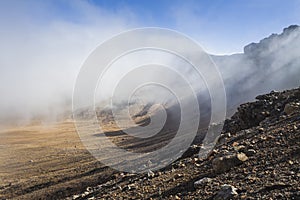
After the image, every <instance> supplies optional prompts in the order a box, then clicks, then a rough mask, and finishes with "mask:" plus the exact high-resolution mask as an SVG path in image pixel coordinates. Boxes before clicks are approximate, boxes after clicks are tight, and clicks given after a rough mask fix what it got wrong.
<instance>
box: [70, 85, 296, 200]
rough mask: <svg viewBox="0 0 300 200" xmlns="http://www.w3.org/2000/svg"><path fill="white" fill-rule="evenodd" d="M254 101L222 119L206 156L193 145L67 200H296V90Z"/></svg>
mask: <svg viewBox="0 0 300 200" xmlns="http://www.w3.org/2000/svg"><path fill="white" fill-rule="evenodd" d="M256 99H257V100H256V101H255V102H251V103H246V104H242V105H241V106H240V107H239V108H238V111H237V112H236V113H235V114H234V115H233V116H232V117H231V119H228V120H227V121H226V122H225V125H224V130H223V132H222V134H221V136H220V137H219V139H218V143H217V145H216V147H215V148H214V150H213V151H212V152H211V153H210V154H209V155H208V156H207V158H205V159H199V158H198V154H197V153H198V151H199V149H200V146H201V144H193V145H192V146H191V148H190V149H189V150H188V152H187V153H186V154H185V155H184V156H183V157H182V158H181V159H179V160H177V161H176V162H174V163H173V164H172V165H170V166H167V167H165V168H164V169H161V170H160V171H155V172H152V171H149V172H148V173H147V174H140V175H137V174H129V173H122V172H115V173H114V175H113V176H112V177H111V179H109V180H107V181H100V182H99V184H98V185H90V187H87V188H86V190H85V191H82V192H80V193H77V194H74V195H72V196H70V197H68V198H67V199H300V185H299V182H300V159H299V158H300V88H297V89H293V90H287V91H283V92H276V91H272V92H271V93H269V94H266V95H259V96H257V97H256Z"/></svg>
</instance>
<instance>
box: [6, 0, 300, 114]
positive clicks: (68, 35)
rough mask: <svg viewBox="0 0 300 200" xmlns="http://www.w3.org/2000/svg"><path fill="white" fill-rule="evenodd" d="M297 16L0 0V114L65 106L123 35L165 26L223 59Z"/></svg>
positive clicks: (165, 3) (259, 2)
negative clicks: (104, 49)
mask: <svg viewBox="0 0 300 200" xmlns="http://www.w3.org/2000/svg"><path fill="white" fill-rule="evenodd" d="M299 10H300V1H297V0H289V1H284V0H272V1H271V0H249V1H242V0H214V1H212V0H185V1H183V0H182V1H179V0H99V1H96V0H87V1H83V0H61V1H59V0H45V1H38V0H26V1H21V0H1V1H0V94H1V99H0V114H1V113H2V115H7V113H14V111H16V112H18V111H20V110H22V112H23V113H25V114H26V113H30V110H32V108H34V109H35V110H37V111H38V110H42V111H45V110H46V111H48V112H49V113H52V112H53V113H55V109H60V108H59V106H58V105H60V106H64V105H65V104H68V103H70V102H65V101H66V99H68V98H65V97H66V96H67V97H70V96H71V94H70V93H71V92H72V89H73V86H74V82H75V80H76V76H77V74H78V72H79V70H80V67H81V66H82V64H83V62H84V61H85V59H86V58H87V57H88V55H89V54H90V53H91V52H92V51H93V50H94V49H95V48H96V47H97V46H98V45H99V44H101V43H102V42H104V41H105V40H107V39H109V38H111V37H112V36H114V35H116V34H118V33H120V32H122V31H125V30H129V29H133V28H141V27H162V28H169V29H173V30H176V31H179V32H181V33H183V34H186V35H187V36H190V37H191V38H193V39H194V40H195V41H197V42H198V43H199V44H200V46H202V47H203V49H204V50H205V51H207V52H208V53H210V54H216V55H224V54H225V55H227V54H233V53H241V52H243V47H244V46H245V45H247V44H249V43H251V42H258V41H259V40H261V39H263V38H265V37H267V36H269V35H270V34H271V33H281V32H282V29H283V28H285V27H287V26H289V25H291V24H300V23H299V22H300V12H299ZM49 113H48V114H49ZM0 118H1V115H0Z"/></svg>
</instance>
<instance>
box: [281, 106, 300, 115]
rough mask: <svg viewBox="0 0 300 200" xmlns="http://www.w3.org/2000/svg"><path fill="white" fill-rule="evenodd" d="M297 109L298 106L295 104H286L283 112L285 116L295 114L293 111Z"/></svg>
mask: <svg viewBox="0 0 300 200" xmlns="http://www.w3.org/2000/svg"><path fill="white" fill-rule="evenodd" d="M297 109H299V106H298V105H297V104H295V103H287V104H286V105H285V106H284V110H283V111H284V112H285V113H286V114H287V115H290V114H292V113H293V112H295V110H297Z"/></svg>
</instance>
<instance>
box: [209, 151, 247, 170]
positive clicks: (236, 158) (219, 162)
mask: <svg viewBox="0 0 300 200" xmlns="http://www.w3.org/2000/svg"><path fill="white" fill-rule="evenodd" d="M246 160H248V157H247V156H246V155H245V154H244V153H238V154H232V155H228V156H223V157H219V158H215V159H214V160H213V161H212V165H213V169H214V171H215V172H216V173H222V172H225V171H228V170H230V169H231V168H232V167H234V166H237V165H240V164H242V163H243V162H244V161H246Z"/></svg>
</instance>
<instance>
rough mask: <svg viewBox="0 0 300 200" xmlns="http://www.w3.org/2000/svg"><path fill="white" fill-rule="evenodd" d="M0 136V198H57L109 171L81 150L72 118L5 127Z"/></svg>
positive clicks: (88, 183)
mask: <svg viewBox="0 0 300 200" xmlns="http://www.w3.org/2000/svg"><path fill="white" fill-rule="evenodd" d="M0 138H1V140H0V155H1V156H0V157H1V161H0V199H6V198H14V199H36V198H39V199H45V198H47V197H48V198H51V197H54V196H56V198H59V197H63V196H66V195H68V194H72V193H74V192H77V191H78V190H80V189H81V188H85V187H86V186H87V185H90V184H92V183H93V182H101V181H102V180H103V181H105V179H107V178H109V177H110V176H111V174H112V173H113V170H111V169H109V168H107V167H104V166H102V165H101V163H99V162H97V161H96V160H95V159H94V158H93V157H92V156H91V155H90V154H89V152H88V151H87V150H85V148H84V146H83V145H82V143H81V142H80V139H79V137H78V135H77V133H76V131H75V127H74V123H73V122H62V123H55V124H52V125H28V126H24V127H17V128H16V127H15V128H7V129H5V130H1V132H0ZM78 179H80V181H78Z"/></svg>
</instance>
